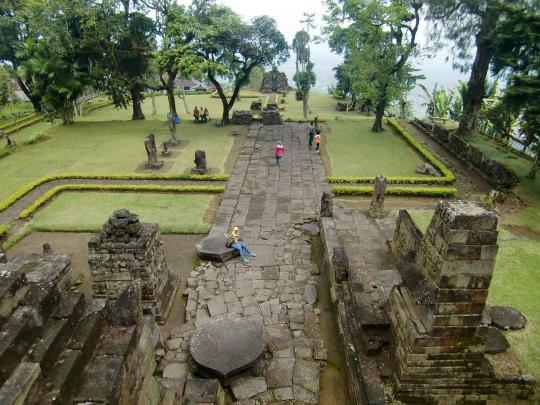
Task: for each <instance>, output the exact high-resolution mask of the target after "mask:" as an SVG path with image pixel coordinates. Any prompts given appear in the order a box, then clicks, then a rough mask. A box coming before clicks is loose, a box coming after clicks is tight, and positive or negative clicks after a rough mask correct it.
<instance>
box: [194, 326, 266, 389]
mask: <svg viewBox="0 0 540 405" xmlns="http://www.w3.org/2000/svg"><path fill="white" fill-rule="evenodd" d="M265 347H266V339H265V335H264V329H263V326H262V325H261V324H260V323H258V322H256V321H254V320H250V319H242V318H238V319H216V320H212V321H209V322H207V323H205V324H204V325H202V326H201V327H200V328H198V329H197V330H196V331H195V333H194V334H193V337H192V338H191V345H190V348H189V350H190V352H191V356H192V358H193V360H194V362H195V363H196V365H197V366H199V367H201V368H203V369H204V370H207V371H209V372H210V373H212V374H214V375H216V376H217V377H219V378H220V379H221V380H225V379H227V378H229V377H230V376H232V375H234V374H236V373H238V372H240V371H242V370H245V369H247V368H250V367H252V366H253V365H254V364H255V363H257V361H258V360H259V359H260V357H261V356H262V354H263V352H264V349H265Z"/></svg>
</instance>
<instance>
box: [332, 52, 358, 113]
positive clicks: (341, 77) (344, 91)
mask: <svg viewBox="0 0 540 405" xmlns="http://www.w3.org/2000/svg"><path fill="white" fill-rule="evenodd" d="M334 77H335V78H336V87H335V91H336V95H337V96H338V97H343V98H345V99H346V98H347V97H349V96H350V97H351V102H350V103H347V111H348V110H350V109H354V108H355V107H356V93H355V92H354V89H353V86H352V72H351V65H350V64H349V62H348V61H347V57H345V58H344V61H343V63H342V64H340V65H338V66H336V67H335V68H334Z"/></svg>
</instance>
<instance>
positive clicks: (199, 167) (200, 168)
mask: <svg viewBox="0 0 540 405" xmlns="http://www.w3.org/2000/svg"><path fill="white" fill-rule="evenodd" d="M194 162H195V168H193V169H191V172H192V173H197V174H205V173H208V168H207V167H206V152H205V151H204V150H198V151H196V152H195V160H194Z"/></svg>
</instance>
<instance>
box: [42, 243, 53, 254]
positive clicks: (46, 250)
mask: <svg viewBox="0 0 540 405" xmlns="http://www.w3.org/2000/svg"><path fill="white" fill-rule="evenodd" d="M42 248H43V254H44V255H50V254H51V253H52V252H53V249H52V246H51V245H50V243H44V244H43V246H42Z"/></svg>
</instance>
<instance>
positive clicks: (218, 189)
mask: <svg viewBox="0 0 540 405" xmlns="http://www.w3.org/2000/svg"><path fill="white" fill-rule="evenodd" d="M224 190H225V187H223V186H154V185H147V184H144V185H140V184H139V185H116V184H66V185H62V186H57V187H54V188H52V189H50V190H49V191H47V192H46V193H45V194H43V195H42V196H41V197H39V198H38V199H37V200H36V201H34V202H33V203H32V205H30V206H29V207H28V208H26V209H25V210H23V211H21V213H20V214H19V218H21V219H24V218H28V217H29V216H30V215H32V214H33V213H34V212H35V211H37V210H38V209H39V208H40V207H41V206H43V205H44V204H46V203H47V202H49V201H50V200H51V199H52V198H53V197H55V196H56V195H57V194H58V193H61V192H63V191H117V192H119V191H131V192H135V191H138V192H153V193H222V192H223V191H224Z"/></svg>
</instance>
